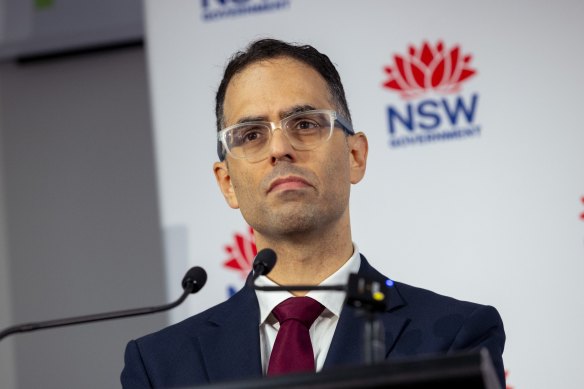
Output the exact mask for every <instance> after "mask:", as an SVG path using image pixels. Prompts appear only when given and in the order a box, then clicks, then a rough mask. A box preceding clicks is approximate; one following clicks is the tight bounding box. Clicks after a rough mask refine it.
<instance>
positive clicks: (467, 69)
mask: <svg viewBox="0 0 584 389" xmlns="http://www.w3.org/2000/svg"><path fill="white" fill-rule="evenodd" d="M471 59H472V56H471V55H470V54H466V55H463V54H462V51H461V49H460V47H459V46H456V45H455V46H454V47H452V48H450V49H447V48H446V47H445V46H444V43H442V42H437V43H436V45H432V44H431V43H428V42H424V43H423V44H422V47H421V48H416V47H414V46H410V48H409V50H408V55H407V56H402V55H399V54H396V55H395V56H394V64H393V65H392V66H387V67H385V72H386V73H387V74H388V76H389V79H388V80H387V81H386V82H385V83H384V84H383V86H384V87H386V88H388V89H392V90H395V91H397V92H399V93H400V95H401V96H402V97H403V98H406V99H409V98H413V97H417V96H420V95H421V94H423V93H425V92H427V91H430V90H435V91H437V92H440V93H455V92H458V91H459V90H460V85H461V83H462V82H463V81H466V80H468V79H469V78H470V77H472V76H473V75H475V74H476V72H477V71H476V70H475V69H472V68H471V66H470V62H471Z"/></svg>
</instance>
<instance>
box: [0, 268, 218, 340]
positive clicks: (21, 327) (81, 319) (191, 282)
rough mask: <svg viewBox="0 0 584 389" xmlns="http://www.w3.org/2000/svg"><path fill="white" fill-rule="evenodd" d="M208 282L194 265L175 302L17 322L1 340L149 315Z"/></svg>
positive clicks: (178, 302) (181, 300)
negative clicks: (38, 331) (12, 336)
mask: <svg viewBox="0 0 584 389" xmlns="http://www.w3.org/2000/svg"><path fill="white" fill-rule="evenodd" d="M206 282H207V272H206V271H205V270H204V269H203V268H201V267H198V266H195V267H192V268H191V269H190V270H189V271H188V272H187V274H185V276H184V277H183V279H182V282H181V285H182V287H183V290H184V291H183V294H182V295H181V296H180V297H179V298H178V299H177V300H176V301H174V302H172V303H169V304H165V305H159V306H154V307H146V308H136V309H126V310H123V311H114V312H105V313H98V314H94V315H85V316H76V317H70V318H66V319H56V320H48V321H41V322H35V323H26V324H17V325H15V326H12V327H8V328H6V329H4V330H2V331H0V340H2V339H3V338H5V337H7V336H8V335H12V334H15V333H18V332H31V331H36V330H42V329H47V328H55V327H63V326H69V325H74V324H83V323H92V322H96V321H104V320H112V319H121V318H125V317H132V316H140V315H148V314H151V313H156V312H162V311H167V310H169V309H172V308H174V307H176V306H178V305H180V304H181V303H182V302H183V301H185V300H186V298H187V297H188V295H189V294H191V293H197V292H198V291H199V290H201V288H202V287H203V286H205V283H206Z"/></svg>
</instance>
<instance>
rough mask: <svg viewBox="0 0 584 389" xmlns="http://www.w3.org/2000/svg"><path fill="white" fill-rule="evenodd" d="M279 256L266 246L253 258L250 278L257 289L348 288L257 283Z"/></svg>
mask: <svg viewBox="0 0 584 389" xmlns="http://www.w3.org/2000/svg"><path fill="white" fill-rule="evenodd" d="M277 260H278V256H277V255H276V253H275V252H274V250H272V249H270V248H266V249H263V250H261V251H260V252H259V253H258V254H257V255H256V257H255V259H254V260H253V277H252V278H251V279H250V281H251V284H252V286H253V288H254V289H255V290H263V291H267V292H279V291H283V290H287V291H290V292H295V291H310V290H336V291H340V292H344V291H346V290H347V286H346V285H287V286H259V285H256V279H257V278H258V277H259V276H265V275H268V274H269V273H270V272H271V271H272V269H273V268H274V266H276V262H277Z"/></svg>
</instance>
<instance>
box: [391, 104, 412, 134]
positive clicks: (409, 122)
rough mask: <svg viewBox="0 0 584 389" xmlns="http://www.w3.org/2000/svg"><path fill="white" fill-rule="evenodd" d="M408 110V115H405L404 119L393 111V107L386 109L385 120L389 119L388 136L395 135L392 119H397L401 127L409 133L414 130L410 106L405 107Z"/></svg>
mask: <svg viewBox="0 0 584 389" xmlns="http://www.w3.org/2000/svg"><path fill="white" fill-rule="evenodd" d="M407 108H408V113H407V115H408V116H407V118H404V117H403V116H401V115H400V114H399V112H397V111H396V110H395V109H393V107H391V106H389V107H388V108H387V118H388V119H389V133H390V134H392V135H393V134H395V124H394V119H397V120H399V121H400V122H401V124H402V125H403V126H405V128H407V129H408V130H409V131H410V132H411V131H413V130H414V120H413V118H412V105H411V104H408V105H407Z"/></svg>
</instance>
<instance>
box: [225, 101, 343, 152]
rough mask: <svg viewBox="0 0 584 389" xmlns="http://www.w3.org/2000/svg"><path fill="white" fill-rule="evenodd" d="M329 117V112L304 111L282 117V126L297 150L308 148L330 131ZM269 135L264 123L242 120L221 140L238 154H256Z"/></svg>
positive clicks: (323, 138) (261, 149)
mask: <svg viewBox="0 0 584 389" xmlns="http://www.w3.org/2000/svg"><path fill="white" fill-rule="evenodd" d="M333 120H334V119H333V118H332V115H331V114H330V113H323V112H306V113H301V114H295V115H292V116H290V117H288V118H285V119H283V120H282V122H281V125H282V127H283V128H282V130H283V131H284V133H285V134H286V137H287V138H288V140H289V141H290V143H291V144H292V146H293V147H294V148H296V149H298V150H310V149H313V148H316V147H317V146H318V145H319V144H320V143H322V142H323V141H326V140H327V139H328V137H329V135H330V133H331V130H332V126H333ZM270 138H271V127H270V125H269V124H268V123H258V122H256V123H249V124H246V123H243V124H241V125H238V126H236V127H234V128H232V129H231V131H229V132H228V133H227V134H226V137H225V140H226V141H227V146H228V148H229V151H230V152H231V153H232V154H233V155H234V156H236V157H239V158H253V157H256V156H258V155H260V154H261V153H262V152H263V151H264V150H265V147H266V146H267V144H268V143H269V140H270Z"/></svg>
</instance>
